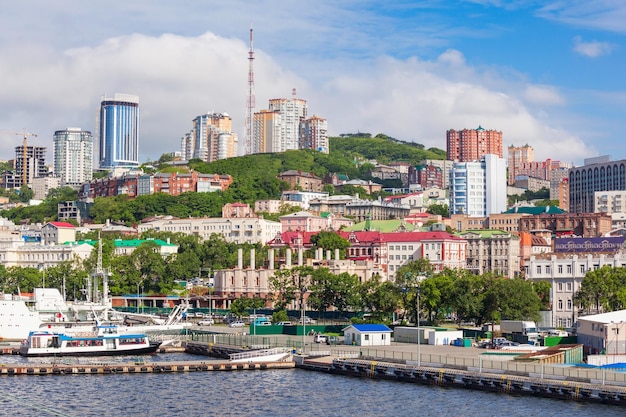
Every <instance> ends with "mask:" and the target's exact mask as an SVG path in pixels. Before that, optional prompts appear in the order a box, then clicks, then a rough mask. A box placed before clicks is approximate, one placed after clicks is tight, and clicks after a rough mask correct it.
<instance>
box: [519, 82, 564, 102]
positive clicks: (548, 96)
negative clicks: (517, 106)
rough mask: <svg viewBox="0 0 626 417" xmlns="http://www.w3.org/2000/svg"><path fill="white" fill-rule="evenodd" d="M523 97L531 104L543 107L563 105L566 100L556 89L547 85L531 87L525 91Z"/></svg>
mask: <svg viewBox="0 0 626 417" xmlns="http://www.w3.org/2000/svg"><path fill="white" fill-rule="evenodd" d="M523 97H524V99H526V101H528V102H529V103H533V104H540V105H541V104H543V105H549V106H554V105H562V104H564V103H565V99H564V98H563V97H562V96H561V94H559V92H558V91H557V89H556V88H554V87H552V86H546V85H529V86H527V87H526V89H525V90H524V91H523Z"/></svg>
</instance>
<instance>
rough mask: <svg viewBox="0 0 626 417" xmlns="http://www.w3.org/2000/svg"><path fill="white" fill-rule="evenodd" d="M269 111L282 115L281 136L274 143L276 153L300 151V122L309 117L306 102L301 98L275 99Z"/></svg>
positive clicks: (270, 102)
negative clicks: (291, 150) (290, 150)
mask: <svg viewBox="0 0 626 417" xmlns="http://www.w3.org/2000/svg"><path fill="white" fill-rule="evenodd" d="M269 111H275V112H278V113H280V135H279V136H278V138H275V139H278V143H276V141H275V143H274V146H272V148H273V149H274V152H283V151H287V150H289V149H298V148H299V146H300V122H301V121H302V120H304V119H306V117H307V111H308V108H307V103H306V100H303V99H299V98H295V97H292V98H275V99H271V100H270V101H269Z"/></svg>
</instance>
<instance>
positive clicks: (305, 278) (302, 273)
mask: <svg viewBox="0 0 626 417" xmlns="http://www.w3.org/2000/svg"><path fill="white" fill-rule="evenodd" d="M314 271H315V270H314V268H313V267H310V266H296V267H293V268H291V269H282V270H278V271H276V272H274V276H273V277H271V278H270V289H271V290H272V291H273V295H274V302H275V303H276V306H277V308H278V309H282V308H285V307H286V306H287V305H288V304H289V303H291V302H292V301H294V300H296V297H299V299H300V303H301V304H302V303H304V294H305V293H306V292H307V291H308V290H309V287H310V286H311V276H312V275H313V273H314ZM301 307H304V306H303V305H302V306H301Z"/></svg>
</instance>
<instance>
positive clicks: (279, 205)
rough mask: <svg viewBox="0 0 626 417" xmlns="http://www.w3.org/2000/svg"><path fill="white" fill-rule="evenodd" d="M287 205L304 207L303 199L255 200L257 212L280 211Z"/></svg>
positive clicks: (255, 210)
mask: <svg viewBox="0 0 626 417" xmlns="http://www.w3.org/2000/svg"><path fill="white" fill-rule="evenodd" d="M286 207H299V208H304V207H303V204H302V202H301V201H285V200H257V201H255V202H254V212H255V213H259V212H263V213H271V214H273V213H280V212H281V210H282V209H283V208H286Z"/></svg>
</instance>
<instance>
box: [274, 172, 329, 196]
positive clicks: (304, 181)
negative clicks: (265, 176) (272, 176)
mask: <svg viewBox="0 0 626 417" xmlns="http://www.w3.org/2000/svg"><path fill="white" fill-rule="evenodd" d="M278 179H279V180H281V181H285V182H288V183H289V186H290V187H291V189H292V190H296V189H297V190H300V191H314V192H321V191H322V188H324V184H323V182H322V179H321V178H320V177H318V176H316V175H315V174H313V173H312V172H302V171H300V170H297V171H296V170H294V169H290V170H288V171H285V172H283V173H281V174H280V175H278Z"/></svg>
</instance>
